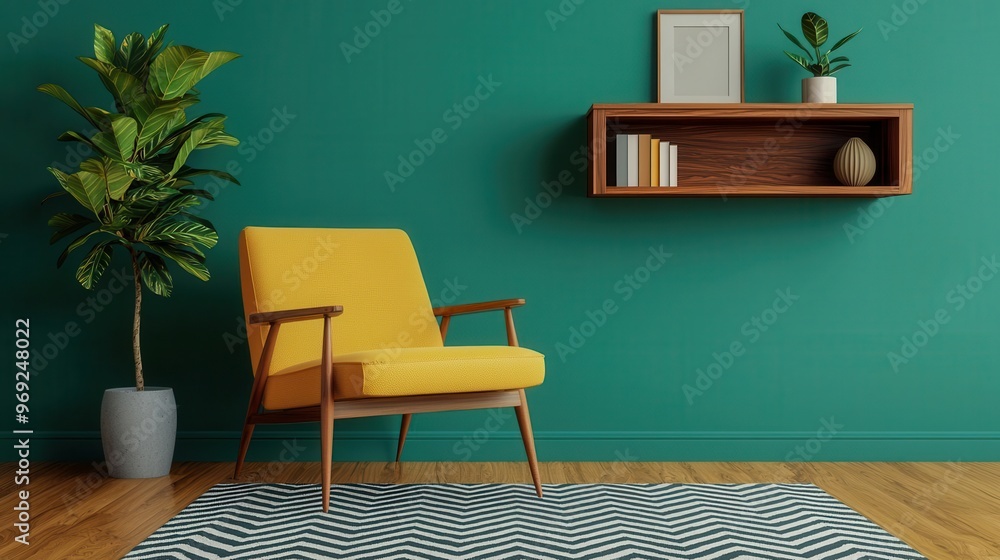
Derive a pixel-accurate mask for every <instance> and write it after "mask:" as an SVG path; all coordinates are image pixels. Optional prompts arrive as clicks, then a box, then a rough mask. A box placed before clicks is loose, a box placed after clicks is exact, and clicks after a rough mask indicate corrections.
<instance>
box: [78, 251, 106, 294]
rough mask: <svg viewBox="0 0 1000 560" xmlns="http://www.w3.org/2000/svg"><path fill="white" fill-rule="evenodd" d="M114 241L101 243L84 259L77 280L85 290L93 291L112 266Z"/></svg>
mask: <svg viewBox="0 0 1000 560" xmlns="http://www.w3.org/2000/svg"><path fill="white" fill-rule="evenodd" d="M113 243H114V241H112V240H108V241H101V242H100V243H98V244H96V245H94V246H93V247H92V248H91V249H90V252H89V253H87V256H85V257H84V258H83V262H81V263H80V267H79V268H78V269H77V270H76V279H77V281H78V282H80V285H82V286H83V287H84V288H86V289H88V290H92V289H93V288H94V286H95V285H96V284H97V282H98V281H99V280H100V279H101V276H103V275H104V271H105V270H107V268H108V265H109V264H111V250H112V249H113V248H114V245H113Z"/></svg>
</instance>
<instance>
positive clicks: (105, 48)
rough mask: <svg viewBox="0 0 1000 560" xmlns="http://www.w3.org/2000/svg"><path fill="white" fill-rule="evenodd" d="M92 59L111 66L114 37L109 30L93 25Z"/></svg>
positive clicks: (113, 52) (113, 57)
mask: <svg viewBox="0 0 1000 560" xmlns="http://www.w3.org/2000/svg"><path fill="white" fill-rule="evenodd" d="M94 57H95V58H97V60H100V61H101V62H107V63H108V64H111V63H112V62H114V59H115V35H114V33H112V32H111V30H110V29H105V28H103V27H101V26H100V25H97V24H96V23H95V24H94Z"/></svg>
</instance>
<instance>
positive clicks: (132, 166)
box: [121, 161, 164, 181]
mask: <svg viewBox="0 0 1000 560" xmlns="http://www.w3.org/2000/svg"><path fill="white" fill-rule="evenodd" d="M121 166H122V168H123V169H124V170H125V172H126V173H128V174H129V175H130V176H131V177H133V178H135V179H139V180H140V181H159V180H162V179H163V177H164V175H163V171H160V169H159V168H158V167H154V166H152V165H146V164H144V163H138V162H128V161H126V162H122V163H121Z"/></svg>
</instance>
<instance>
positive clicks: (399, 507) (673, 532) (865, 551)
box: [125, 484, 924, 560]
mask: <svg viewBox="0 0 1000 560" xmlns="http://www.w3.org/2000/svg"><path fill="white" fill-rule="evenodd" d="M319 505H320V487H319V485H315V484H313V485H294V484H221V485H219V486H215V487H214V488H212V489H211V490H209V491H208V492H207V493H205V494H204V495H202V496H201V497H200V498H198V499H197V500H195V501H194V502H193V503H192V504H191V505H189V506H188V507H187V508H185V509H184V510H183V511H182V512H181V513H179V514H178V515H177V516H176V517H174V518H173V519H171V520H170V521H169V522H168V523H167V524H166V525H164V526H163V527H161V528H160V529H159V530H157V531H156V532H155V533H153V534H152V535H151V536H150V537H149V538H148V539H146V540H145V541H143V542H142V543H140V544H139V546H137V547H136V548H135V549H134V550H132V552H130V553H129V554H128V555H127V556H126V557H125V558H126V559H140V558H142V559H154V558H155V559H161V558H170V559H178V558H180V559H205V558H227V559H228V558H233V559H236V558H243V559H253V560H261V559H279V558H280V559H295V560H301V559H327V558H358V559H361V558H371V559H376V558H377V559H381V558H420V559H424V558H433V559H444V558H463V559H464V558H488V559H494V558H510V559H515V558H516V559H522V558H545V559H550V558H551V559H564V558H579V559H585V558H587V559H589V558H670V559H674V558H676V559H682V558H683V559H687V558H698V559H709V558H725V559H731V560H760V559H782V560H786V559H787V560H802V559H805V558H823V559H834V558H836V559H857V560H861V559H865V560H867V559H897V558H924V557H923V556H921V555H920V554H919V553H917V552H916V551H914V550H913V549H911V548H909V547H908V546H906V545H905V544H903V543H902V542H901V541H899V540H898V539H896V538H895V537H893V536H891V535H890V534H888V533H886V532H885V531H884V530H882V529H880V528H879V527H878V526H876V525H874V524H873V523H872V522H870V521H868V520H867V519H865V518H864V517H862V516H861V515H859V514H858V513H856V512H854V511H853V510H851V509H850V508H848V507H847V506H845V505H844V504H842V503H840V502H839V501H837V500H836V499H835V498H833V497H832V496H830V495H829V494H827V493H825V492H823V491H822V490H820V489H819V488H817V487H816V486H813V485H808V484H555V485H545V498H543V499H538V497H537V496H535V493H534V489H533V488H532V487H531V486H529V485H517V484H474V485H468V484H414V485H391V484H345V485H334V486H333V489H332V495H331V506H330V513H327V514H324V513H322V512H321V511H320V508H319Z"/></svg>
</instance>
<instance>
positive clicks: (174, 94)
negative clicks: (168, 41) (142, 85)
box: [149, 46, 208, 99]
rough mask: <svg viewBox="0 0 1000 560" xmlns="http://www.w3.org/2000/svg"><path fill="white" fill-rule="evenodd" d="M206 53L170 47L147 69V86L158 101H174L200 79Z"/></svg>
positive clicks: (206, 56)
mask: <svg viewBox="0 0 1000 560" xmlns="http://www.w3.org/2000/svg"><path fill="white" fill-rule="evenodd" d="M207 61H208V53H207V52H205V51H201V50H198V49H193V48H191V47H186V46H170V47H167V48H166V49H164V50H163V52H162V53H160V55H159V56H158V57H156V60H154V61H153V64H151V65H150V67H149V85H150V87H151V89H152V91H153V93H155V94H156V95H158V96H159V97H160V99H175V98H178V97H180V96H182V95H184V94H185V93H187V92H188V91H190V89H191V88H192V87H194V84H195V83H197V82H198V80H199V79H200V78H201V69H202V67H203V66H204V65H205V62H207Z"/></svg>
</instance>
